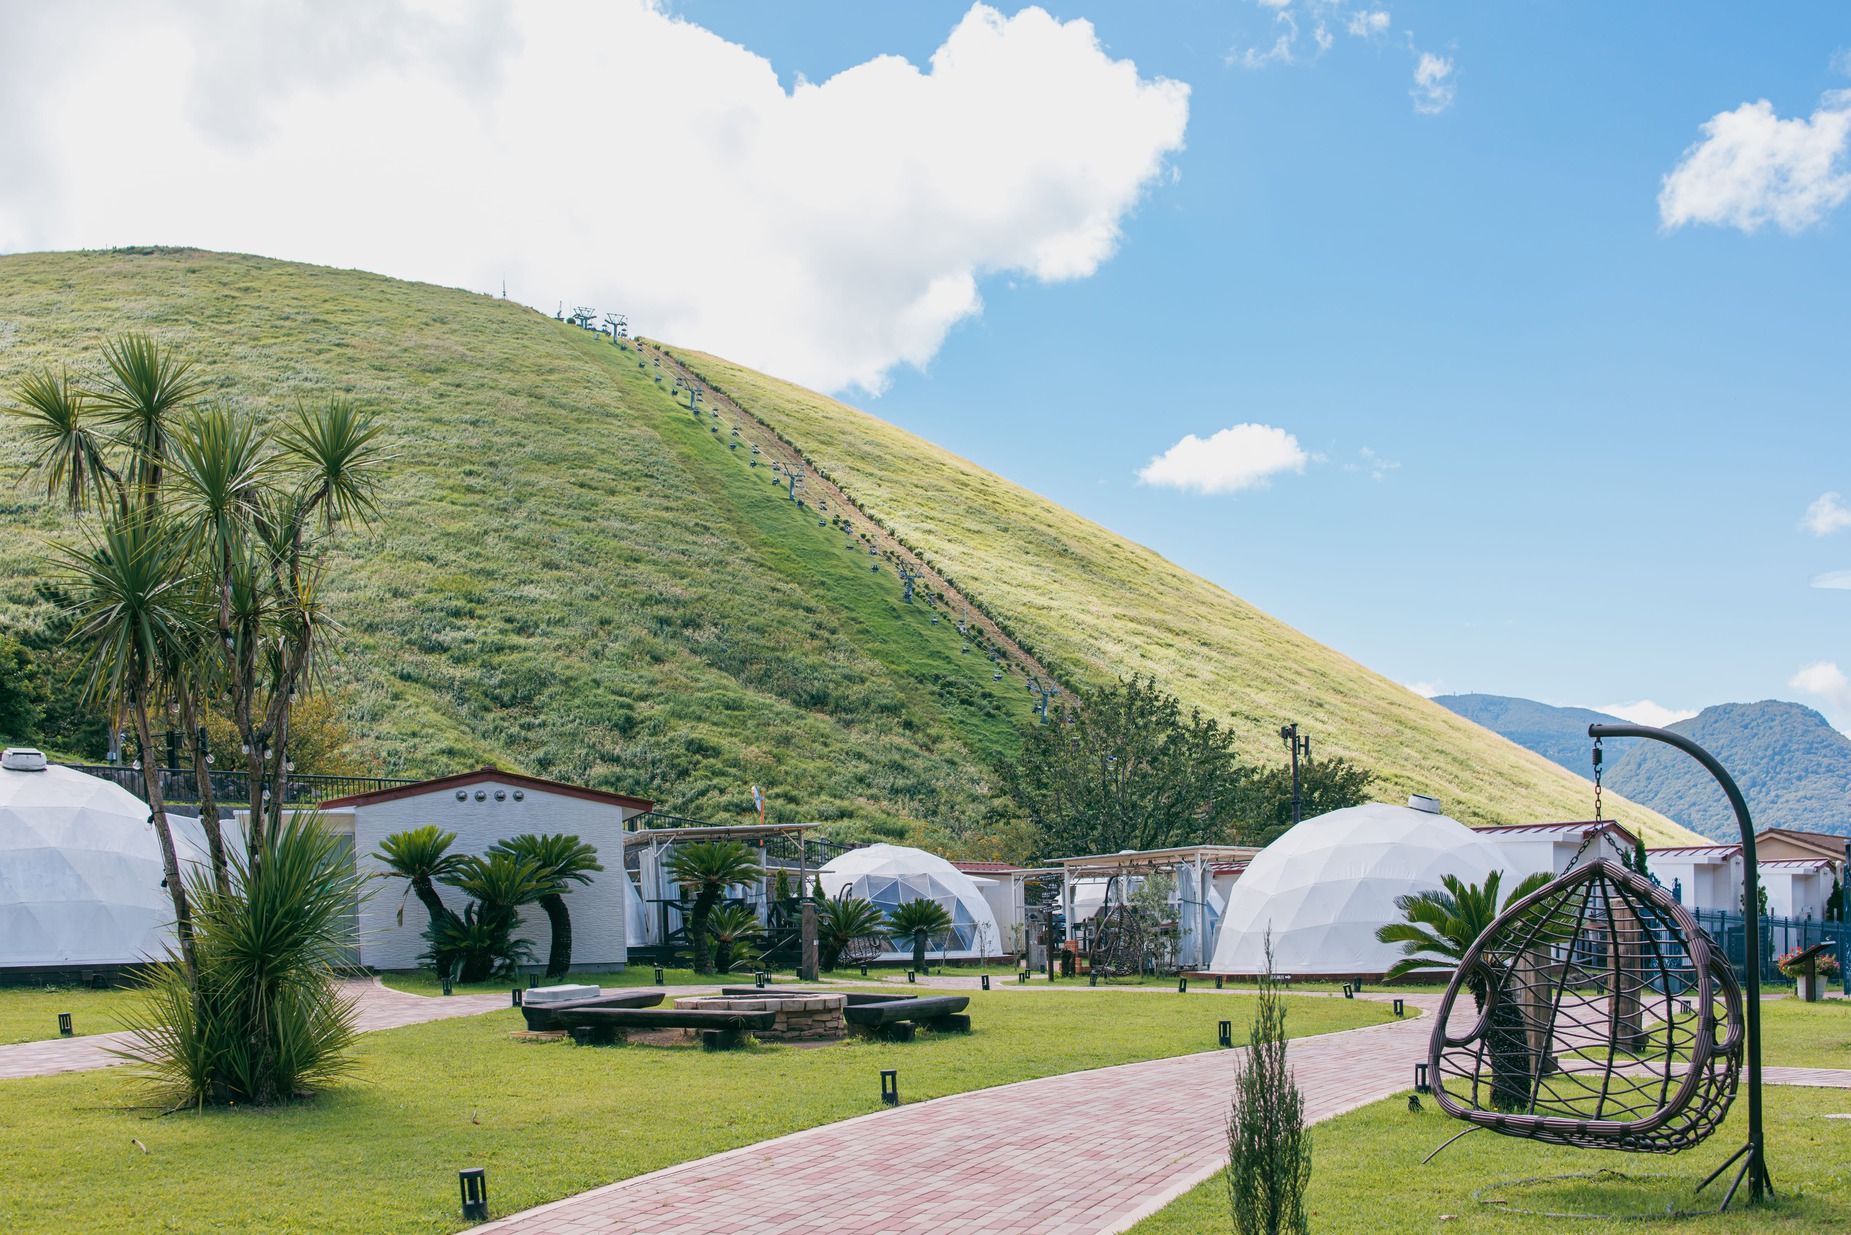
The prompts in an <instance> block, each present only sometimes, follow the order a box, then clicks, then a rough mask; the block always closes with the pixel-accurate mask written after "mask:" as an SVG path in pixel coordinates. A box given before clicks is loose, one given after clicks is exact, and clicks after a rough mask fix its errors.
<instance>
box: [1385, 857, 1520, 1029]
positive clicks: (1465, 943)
mask: <svg viewBox="0 0 1851 1235" xmlns="http://www.w3.org/2000/svg"><path fill="white" fill-rule="evenodd" d="M1503 878H1504V876H1503V872H1502V871H1492V872H1491V873H1490V874H1489V875H1487V876H1485V882H1484V886H1483V887H1480V886H1479V885H1477V884H1471V883H1466V882H1464V881H1463V880H1461V879H1460V878H1459V877H1458V876H1457V875H1446V876H1443V877H1442V878H1441V880H1440V882H1441V883H1442V884H1444V885H1445V888H1446V890H1445V891H1443V892H1438V891H1435V892H1413V893H1407V894H1404V895H1401V896H1397V897H1396V898H1395V908H1397V909H1399V910H1400V911H1401V912H1402V914H1403V915H1404V916H1405V917H1406V919H1407V920H1406V921H1404V922H1391V923H1389V924H1388V925H1387V926H1384V927H1381V928H1379V929H1378V930H1377V931H1376V932H1375V937H1376V938H1377V939H1379V940H1380V941H1381V942H1383V943H1398V944H1400V945H1401V950H1402V952H1404V953H1405V954H1406V955H1405V956H1404V957H1403V958H1402V959H1401V960H1398V961H1396V962H1395V963H1394V964H1393V965H1390V966H1389V967H1388V972H1387V973H1385V974H1383V975H1382V976H1383V979H1384V980H1386V981H1393V980H1394V979H1396V978H1400V977H1405V976H1406V975H1408V974H1411V973H1425V974H1433V973H1447V972H1450V971H1451V970H1454V969H1456V968H1458V966H1459V962H1460V960H1462V959H1463V958H1464V957H1465V953H1466V950H1467V949H1469V948H1470V947H1471V946H1472V945H1473V944H1474V943H1476V942H1478V937H1479V936H1480V935H1482V934H1484V933H1485V928H1486V927H1488V926H1490V925H1491V923H1492V922H1493V921H1494V920H1495V919H1496V918H1497V916H1498V914H1499V913H1501V912H1503V911H1504V910H1505V909H1509V908H1510V907H1511V906H1512V905H1514V904H1516V903H1517V902H1518V901H1520V900H1522V899H1523V898H1524V897H1526V896H1528V895H1529V894H1530V893H1532V892H1534V891H1536V890H1537V889H1538V888H1540V887H1542V886H1543V885H1544V884H1546V883H1548V882H1549V881H1550V880H1551V879H1553V878H1555V876H1554V875H1552V874H1550V873H1549V872H1547V871H1537V872H1536V873H1535V874H1533V875H1530V876H1529V877H1528V878H1526V879H1524V880H1523V881H1522V882H1521V883H1519V884H1518V885H1517V886H1516V887H1514V888H1512V889H1511V890H1510V895H1508V896H1506V897H1505V898H1504V900H1503V902H1502V904H1500V903H1499V901H1498V885H1499V884H1500V883H1501V882H1502V881H1503ZM1466 983H1467V986H1468V988H1469V989H1470V990H1471V992H1472V999H1473V1001H1474V1002H1475V1003H1476V1004H1477V1005H1478V1007H1479V1009H1480V1010H1481V1011H1482V1010H1483V1009H1484V1006H1485V994H1486V988H1485V980H1484V978H1483V977H1482V976H1481V975H1477V974H1472V975H1468V976H1467V978H1466Z"/></svg>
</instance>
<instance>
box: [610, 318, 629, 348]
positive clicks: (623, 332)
mask: <svg viewBox="0 0 1851 1235" xmlns="http://www.w3.org/2000/svg"><path fill="white" fill-rule="evenodd" d="M604 326H605V328H606V329H607V330H609V331H610V332H611V342H612V343H616V342H617V340H619V339H627V338H629V337H630V319H629V318H628V317H626V316H625V315H623V314H622V313H606V314H605V315H604Z"/></svg>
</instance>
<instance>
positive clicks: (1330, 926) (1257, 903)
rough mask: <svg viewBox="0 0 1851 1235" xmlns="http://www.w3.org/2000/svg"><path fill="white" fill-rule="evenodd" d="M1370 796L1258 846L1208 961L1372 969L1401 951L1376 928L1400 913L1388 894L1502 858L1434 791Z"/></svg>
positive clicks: (1221, 967) (1482, 868) (1326, 971)
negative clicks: (1393, 799)
mask: <svg viewBox="0 0 1851 1235" xmlns="http://www.w3.org/2000/svg"><path fill="white" fill-rule="evenodd" d="M1409 802H1410V805H1408V806H1391V805H1389V804H1387V803H1384V802H1373V803H1370V804H1368V805H1366V806H1352V807H1349V808H1348V809H1346V810H1337V811H1331V812H1330V813H1329V814H1327V815H1319V816H1317V817H1316V818H1313V819H1307V820H1305V821H1304V822H1302V823H1300V824H1299V825H1298V826H1296V827H1294V828H1292V829H1291V830H1289V831H1288V832H1286V833H1285V835H1283V836H1281V837H1280V838H1279V839H1278V840H1276V841H1274V842H1273V843H1272V844H1270V845H1268V846H1267V847H1266V848H1265V849H1264V850H1262V851H1261V852H1260V854H1259V856H1257V857H1255V858H1254V859H1253V860H1252V861H1251V862H1249V863H1248V865H1247V869H1246V870H1245V871H1244V872H1243V873H1242V874H1241V876H1240V878H1239V881H1238V882H1236V883H1235V884H1234V887H1233V891H1232V892H1231V893H1230V894H1229V896H1228V904H1227V909H1226V911H1225V912H1224V913H1223V915H1222V919H1221V931H1220V935H1219V936H1218V937H1217V939H1216V941H1215V950H1214V958H1213V961H1212V962H1211V964H1210V966H1209V969H1210V971H1211V972H1214V973H1218V974H1236V975H1246V974H1256V973H1262V972H1265V969H1266V960H1265V951H1264V941H1265V938H1266V934H1267V931H1268V930H1269V929H1270V931H1271V933H1272V946H1273V971H1274V972H1275V973H1286V974H1293V975H1296V976H1303V975H1307V974H1322V975H1327V976H1342V977H1360V976H1371V977H1373V976H1379V975H1380V974H1382V973H1384V972H1385V971H1386V970H1387V969H1388V968H1389V967H1390V966H1391V965H1393V964H1394V963H1395V962H1396V961H1398V960H1400V959H1401V958H1402V956H1403V953H1402V950H1401V947H1400V945H1399V944H1391V943H1381V942H1379V941H1378V940H1377V939H1376V937H1375V932H1376V930H1377V929H1378V928H1380V927H1382V926H1385V925H1387V924H1388V923H1390V922H1398V921H1400V920H1402V914H1401V911H1400V910H1399V909H1398V908H1396V906H1395V898H1396V897H1398V896H1401V895H1404V894H1408V893H1416V892H1426V891H1433V890H1437V889H1439V888H1440V887H1442V884H1441V878H1442V877H1443V876H1445V875H1456V876H1458V877H1459V878H1460V879H1462V880H1464V881H1465V882H1467V883H1474V884H1477V883H1483V882H1484V880H1485V878H1486V876H1488V875H1489V874H1490V873H1491V872H1492V871H1494V870H1500V869H1502V868H1503V866H1504V864H1505V858H1504V854H1503V853H1502V851H1501V850H1500V849H1499V848H1498V846H1497V845H1496V844H1495V843H1494V842H1492V841H1490V840H1487V839H1485V838H1484V837H1482V836H1480V835H1478V834H1477V833H1476V832H1474V831H1473V830H1472V829H1471V828H1468V827H1466V826H1465V825H1464V824H1462V823H1459V822H1458V821H1457V820H1454V819H1450V818H1448V817H1446V816H1445V815H1443V814H1441V813H1439V803H1438V802H1437V801H1436V800H1434V799H1433V798H1428V797H1422V796H1415V797H1411V798H1410V799H1409Z"/></svg>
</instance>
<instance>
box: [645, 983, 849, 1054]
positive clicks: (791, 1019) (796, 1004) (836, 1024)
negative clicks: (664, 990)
mask: <svg viewBox="0 0 1851 1235" xmlns="http://www.w3.org/2000/svg"><path fill="white" fill-rule="evenodd" d="M847 1004H848V996H846V995H819V994H815V993H809V992H806V993H805V994H802V995H797V994H791V995H778V994H775V993H773V992H770V991H767V992H765V993H764V994H756V993H755V994H751V995H691V996H688V997H687V998H685V999H677V1000H676V1001H675V1006H676V1007H677V1008H685V1009H687V1010H689V1011H709V1012H772V1013H775V1014H776V1015H777V1021H776V1022H775V1024H774V1025H773V1026H772V1028H770V1029H759V1030H754V1031H753V1036H754V1037H756V1038H758V1039H759V1040H760V1041H762V1042H833V1041H835V1040H836V1039H837V1038H841V1037H845V1036H846V1035H847V1033H848V1022H847V1021H846V1020H844V1019H843V1016H842V1009H843V1008H844V1007H846V1006H847Z"/></svg>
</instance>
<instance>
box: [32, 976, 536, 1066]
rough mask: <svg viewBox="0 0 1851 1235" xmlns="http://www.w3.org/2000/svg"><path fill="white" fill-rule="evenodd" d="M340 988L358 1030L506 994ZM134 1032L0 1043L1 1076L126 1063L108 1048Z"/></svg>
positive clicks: (450, 1012)
mask: <svg viewBox="0 0 1851 1235" xmlns="http://www.w3.org/2000/svg"><path fill="white" fill-rule="evenodd" d="M342 988H343V989H344V990H345V991H346V992H347V993H348V994H350V995H352V996H354V997H355V998H356V999H357V1000H358V1003H359V1009H358V1010H359V1015H358V1017H357V1023H358V1025H359V1028H360V1031H361V1032H362V1033H365V1032H368V1031H370V1030H374V1029H398V1028H401V1027H403V1026H405V1025H421V1024H423V1023H424V1022H425V1021H441V1020H448V1019H449V1018H450V1017H453V1016H474V1015H475V1014H476V1013H478V1012H489V1011H493V1010H494V1009H496V1008H505V1007H507V1006H508V996H506V995H451V996H449V997H448V998H442V997H439V998H427V997H426V996H423V995H408V994H406V993H405V992H404V991H395V990H393V989H392V988H391V987H389V986H386V985H384V984H382V983H380V982H379V981H378V980H377V979H371V980H369V979H355V980H353V981H351V982H345V983H342ZM133 1036H134V1035H133V1034H130V1033H128V1032H126V1031H123V1032H117V1033H97V1034H89V1035H87V1036H85V1037H81V1038H48V1039H46V1040H45V1041H43V1042H20V1043H16V1044H12V1045H8V1046H0V1080H16V1079H18V1078H20V1077H25V1076H52V1075H54V1074H56V1073H59V1072H87V1071H90V1070H91V1069H94V1068H113V1067H115V1066H117V1065H118V1064H122V1063H126V1062H127V1061H126V1060H124V1059H123V1058H121V1057H120V1056H118V1055H112V1054H110V1051H111V1049H112V1048H113V1049H116V1050H120V1049H122V1048H123V1047H125V1046H127V1045H128V1044H129V1042H130V1040H131V1039H132V1038H133Z"/></svg>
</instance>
